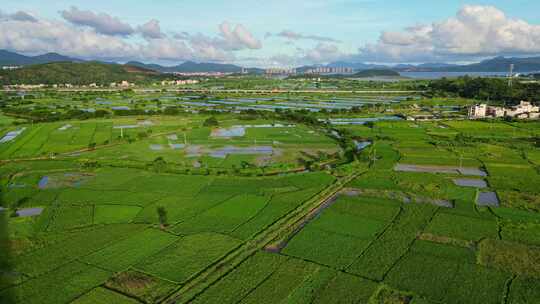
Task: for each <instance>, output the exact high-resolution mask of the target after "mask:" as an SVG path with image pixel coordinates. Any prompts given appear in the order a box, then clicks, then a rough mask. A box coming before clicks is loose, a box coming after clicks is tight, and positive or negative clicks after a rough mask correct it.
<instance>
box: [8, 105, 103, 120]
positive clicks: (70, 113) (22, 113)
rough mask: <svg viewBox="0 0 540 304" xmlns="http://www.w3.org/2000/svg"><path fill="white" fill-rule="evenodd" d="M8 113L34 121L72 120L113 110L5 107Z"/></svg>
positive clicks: (92, 116)
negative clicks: (93, 110) (53, 109)
mask: <svg viewBox="0 0 540 304" xmlns="http://www.w3.org/2000/svg"><path fill="white" fill-rule="evenodd" d="M4 112H5V113H6V114H11V115H13V116H17V117H21V118H25V119H30V120H32V121H34V122H53V121H60V120H70V119H80V120H84V119H92V118H103V117H107V116H110V115H111V112H109V111H106V110H96V111H95V112H87V111H82V110H77V109H70V110H67V111H65V112H61V111H51V110H49V109H43V108H35V109H30V108H6V109H4Z"/></svg>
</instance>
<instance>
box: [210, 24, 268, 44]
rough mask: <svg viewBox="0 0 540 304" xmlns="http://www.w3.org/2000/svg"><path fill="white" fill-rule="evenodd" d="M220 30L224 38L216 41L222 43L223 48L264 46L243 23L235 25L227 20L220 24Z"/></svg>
mask: <svg viewBox="0 0 540 304" xmlns="http://www.w3.org/2000/svg"><path fill="white" fill-rule="evenodd" d="M219 30H220V35H221V37H222V40H221V41H219V39H218V40H216V42H217V43H218V44H221V46H222V48H223V49H228V50H241V49H244V48H248V49H260V48H262V44H261V42H260V41H259V40H258V39H257V38H255V36H253V34H252V33H251V32H250V31H249V30H248V29H247V28H246V27H244V26H243V25H242V24H237V25H236V26H235V25H233V24H231V23H229V22H227V21H225V22H223V23H221V24H220V25H219Z"/></svg>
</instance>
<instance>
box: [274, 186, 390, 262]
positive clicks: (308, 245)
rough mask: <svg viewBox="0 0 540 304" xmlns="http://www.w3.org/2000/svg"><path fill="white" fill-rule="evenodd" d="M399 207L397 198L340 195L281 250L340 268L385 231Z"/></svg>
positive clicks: (351, 260) (353, 259)
mask: <svg viewBox="0 0 540 304" xmlns="http://www.w3.org/2000/svg"><path fill="white" fill-rule="evenodd" d="M398 211H399V203H397V202H394V204H392V203H384V202H383V203H378V202H377V200H376V199H363V198H355V199H353V198H350V197H342V198H339V199H338V200H337V201H336V202H335V203H334V204H333V205H332V206H331V207H329V208H328V209H326V210H324V211H323V212H322V213H321V214H320V215H319V216H318V217H317V218H316V219H314V220H313V221H311V222H309V223H308V225H307V226H306V227H304V228H303V229H302V230H301V231H300V232H299V233H298V234H297V235H296V236H294V238H293V239H292V240H291V241H290V242H289V243H288V244H287V247H285V249H284V250H283V251H282V252H283V254H286V255H291V256H295V257H299V258H303V259H307V260H310V261H314V262H317V263H319V264H323V265H327V266H331V267H335V268H336V269H343V268H345V267H346V266H348V265H350V264H351V263H352V262H354V261H355V259H356V258H357V257H358V256H360V255H361V254H362V252H363V251H364V250H365V249H366V248H367V247H368V246H369V245H370V244H371V243H372V242H373V241H374V240H375V239H376V238H377V237H378V236H379V235H380V234H381V233H382V232H383V231H384V229H385V227H386V226H387V225H389V223H390V222H391V221H392V219H393V217H394V216H396V215H397V213H398Z"/></svg>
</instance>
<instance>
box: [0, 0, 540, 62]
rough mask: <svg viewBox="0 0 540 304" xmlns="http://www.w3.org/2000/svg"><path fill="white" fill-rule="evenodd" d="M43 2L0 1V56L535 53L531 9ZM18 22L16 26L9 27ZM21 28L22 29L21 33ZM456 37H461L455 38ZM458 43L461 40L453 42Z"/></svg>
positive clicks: (382, 58)
mask: <svg viewBox="0 0 540 304" xmlns="http://www.w3.org/2000/svg"><path fill="white" fill-rule="evenodd" d="M43 3H44V1H42V0H41V1H37V0H18V1H11V0H3V3H2V6H1V8H0V10H1V12H2V14H3V16H4V17H3V19H2V17H1V16H2V15H0V31H2V30H3V29H4V30H10V31H14V30H15V31H19V32H20V33H18V35H15V34H12V35H11V36H8V37H2V34H1V33H0V48H6V49H10V50H13V51H19V52H23V53H38V52H42V51H57V52H62V53H68V54H71V55H75V56H80V57H85V58H91V57H94V58H111V59H116V60H120V61H122V60H129V59H136V60H141V61H145V62H160V63H165V64H167V63H170V64H173V63H175V62H179V61H184V60H197V61H206V60H208V61H224V62H235V63H239V64H244V65H257V66H269V65H272V66H292V65H299V64H313V63H326V62H329V61H335V60H354V61H368V62H425V61H445V62H468V61H475V60H479V59H482V58H485V57H490V56H496V55H515V56H530V55H536V54H540V13H538V12H540V1H530V0H505V1H503V0H499V1H480V2H469V1H425V0H408V1H398V0H389V1H369V0H365V1H363V0H356V1H353V0H330V1H322V0H311V1H305V0H295V1H290V0H289V1H284V0H274V1H272V0H266V1H261V0H251V1H245V0H241V1H238V0H236V1H208V0H207V1H205V0H199V1H183V0H180V1H178V0H176V1H173V0H160V1H144V0H143V1H141V0H139V1H136V2H135V1H132V0H131V1H127V0H109V1H98V0H95V1H67V0H60V1H47V3H46V4H43ZM72 7H73V8H75V9H76V10H75V11H70V12H69V16H71V17H68V18H66V17H65V16H66V15H62V12H66V11H69V10H71V8H72ZM17 12H25V13H28V14H29V15H31V16H33V17H35V19H36V20H38V22H41V23H42V24H41V28H42V27H44V26H47V24H48V25H49V26H51V28H53V25H52V24H53V23H56V27H58V24H60V23H61V26H60V27H61V28H62V29H63V32H62V33H58V34H57V35H63V37H65V39H73V43H71V45H72V48H71V49H70V46H67V45H65V44H64V45H60V44H59V43H56V44H54V43H49V44H47V43H48V42H47V41H50V40H51V37H50V35H51V34H50V33H48V32H47V33H45V32H44V33H42V35H41V36H38V34H36V36H35V37H28V35H30V34H28V32H31V31H32V30H31V29H32V25H30V24H28V23H29V21H28V20H19V19H17V18H15V17H10V16H14V15H15V14H16V13H17ZM88 12H90V13H92V14H95V16H94V17H95V18H96V19H100V18H101V20H103V18H102V17H103V15H107V16H108V17H110V18H113V19H114V20H116V21H118V22H119V23H121V24H124V25H128V26H131V27H132V29H133V32H132V33H130V34H128V35H125V34H123V33H121V34H116V33H115V32H114V31H112V34H111V31H104V28H103V26H107V25H109V24H110V23H106V24H105V23H103V22H101V21H100V20H97V21H96V22H93V21H88V20H89V19H88V18H87V17H85V18H82V19H81V17H80V16H81V15H84V16H87V14H86V13H88ZM85 14H86V15H85ZM91 17H92V16H91ZM492 17H493V18H492ZM490 18H491V19H490ZM105 19H107V18H105ZM107 20H108V19H107ZM151 20H154V21H157V24H158V27H159V31H160V34H156V35H153V37H152V38H151V39H150V38H149V37H150V36H152V35H145V34H143V30H142V29H139V28H140V27H141V26H142V25H145V24H147V23H148V22H149V21H151ZM17 22H18V23H21V24H19V25H22V26H18V27H17V26H16V25H17V24H15V23H17ZM22 22H26V23H25V24H22ZM100 22H101V23H100ZM33 23H36V22H33ZM224 23H225V25H223V24H224ZM96 24H97V25H96ZM152 24H153V25H155V24H156V23H155V22H154V23H152ZM34 26H37V25H36V24H35V25H34ZM63 26H65V28H63ZM220 26H221V27H220ZM26 27H27V28H28V29H29V30H27V31H25V30H24V29H25V28H26ZM413 27H414V29H412V28H413ZM17 28H20V30H17ZM153 29H154V30H156V27H155V26H154V28H153ZM455 29H459V30H460V32H454V31H455ZM78 31H81V32H83V33H84V35H83V36H84V37H86V38H85V39H84V41H81V39H80V38H79V39H78V40H77V38H76V37H70V35H74V36H77V35H79V36H81V35H80V34H79V32H78ZM224 31H225V32H230V33H229V34H228V35H227V34H224ZM92 32H95V33H92ZM178 33H184V34H185V35H184V37H183V38H182V39H176V38H172V37H178V35H177V34H178ZM92 34H95V35H96V36H95V37H94V36H92ZM186 35H187V36H186ZM44 36H46V37H44ZM109 36H110V37H109ZM463 36H466V37H468V38H469V39H462V37H463ZM157 37H159V39H158V38H157ZM509 37H510V38H509ZM54 39H56V38H54ZM54 39H52V40H54ZM475 39H480V40H481V41H482V42H480V43H479V42H477V41H474V40H475ZM98 41H99V43H107V44H109V45H118V50H119V51H118V52H115V51H114V49H112V48H110V49H104V48H103V47H100V46H99V45H98ZM76 43H83V44H85V43H88V47H87V49H88V50H86V51H85V50H84V48H83V47H81V46H75V45H76ZM32 47H34V48H32ZM123 54H124V55H123Z"/></svg>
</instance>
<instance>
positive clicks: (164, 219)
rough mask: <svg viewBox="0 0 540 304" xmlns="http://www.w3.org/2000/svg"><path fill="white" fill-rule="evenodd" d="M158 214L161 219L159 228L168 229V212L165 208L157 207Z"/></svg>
mask: <svg viewBox="0 0 540 304" xmlns="http://www.w3.org/2000/svg"><path fill="white" fill-rule="evenodd" d="M157 214H158V218H159V226H160V227H161V229H163V228H165V227H167V226H168V225H169V224H167V210H165V207H163V206H159V207H157Z"/></svg>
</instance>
